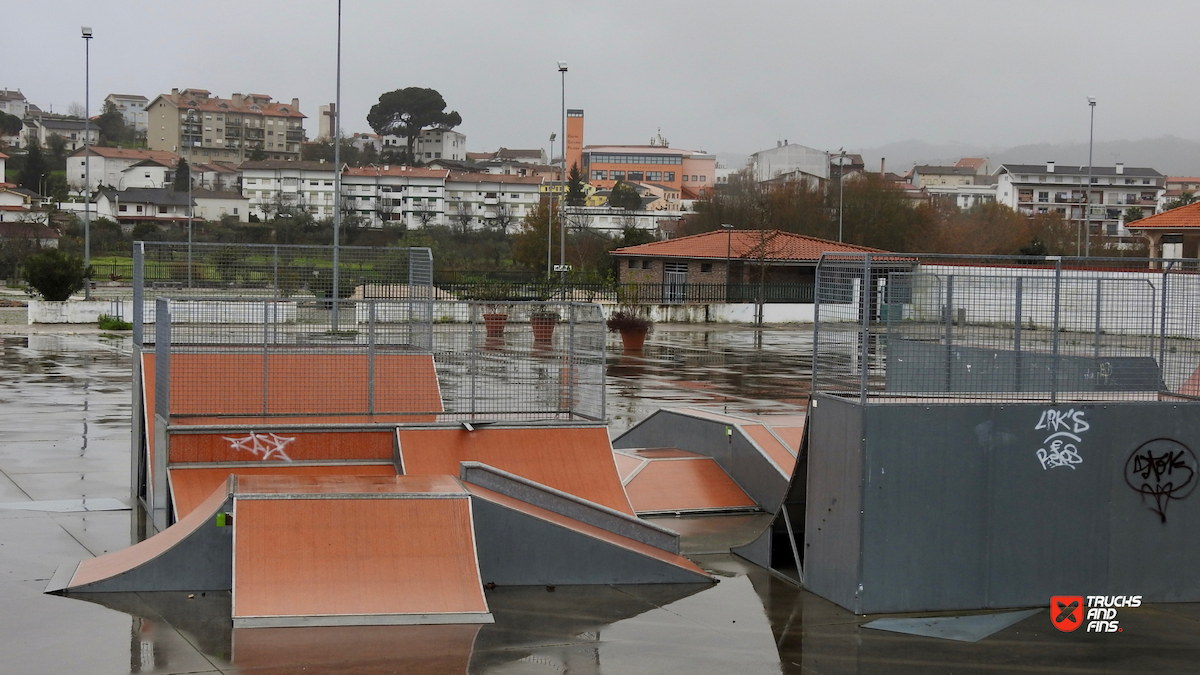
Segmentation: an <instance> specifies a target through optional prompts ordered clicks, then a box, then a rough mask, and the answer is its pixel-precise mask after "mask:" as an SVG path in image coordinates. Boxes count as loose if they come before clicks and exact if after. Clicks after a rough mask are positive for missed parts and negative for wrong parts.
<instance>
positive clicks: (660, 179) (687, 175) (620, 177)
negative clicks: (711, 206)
mask: <svg viewBox="0 0 1200 675" xmlns="http://www.w3.org/2000/svg"><path fill="white" fill-rule="evenodd" d="M582 156H583V167H582V168H583V175H584V179H585V180H587V181H588V182H590V183H591V184H592V185H595V186H596V187H597V188H599V189H601V190H609V189H612V186H614V185H616V184H617V182H618V181H626V182H630V183H657V184H659V185H662V186H664V187H665V188H668V189H671V190H676V191H679V193H680V194H681V197H682V198H683V199H696V198H703V197H705V196H707V195H708V194H709V193H710V192H711V191H712V189H713V188H714V186H716V184H717V158H716V156H715V155H710V154H708V153H706V152H698V151H693V150H681V149H679V148H671V147H668V146H666V145H589V146H586V147H584V148H583V154H582Z"/></svg>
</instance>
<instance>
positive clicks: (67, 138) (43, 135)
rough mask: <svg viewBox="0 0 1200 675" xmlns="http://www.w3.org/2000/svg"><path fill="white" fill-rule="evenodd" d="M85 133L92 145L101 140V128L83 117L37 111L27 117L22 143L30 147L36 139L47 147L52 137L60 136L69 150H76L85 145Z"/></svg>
mask: <svg viewBox="0 0 1200 675" xmlns="http://www.w3.org/2000/svg"><path fill="white" fill-rule="evenodd" d="M85 134H86V135H87V137H88V143H90V144H91V145H93V146H94V145H96V144H97V143H99V142H100V130H99V129H98V128H97V127H96V125H95V124H87V123H85V122H84V120H83V119H81V118H79V117H71V116H70V115H54V114H51V113H43V112H37V113H33V114H31V115H29V116H28V117H26V118H25V133H24V138H23V139H22V143H23V144H24V145H25V146H26V147H28V146H29V144H30V143H32V142H33V141H34V139H36V140H37V142H38V143H39V144H41V146H42V147H43V148H46V147H49V145H50V139H51V137H52V136H58V137H60V138H62V139H63V143H64V144H65V146H66V149H67V152H74V151H75V150H77V149H79V148H82V147H83V145H84V143H83V137H84V135H85Z"/></svg>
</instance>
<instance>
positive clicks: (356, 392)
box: [156, 297, 605, 424]
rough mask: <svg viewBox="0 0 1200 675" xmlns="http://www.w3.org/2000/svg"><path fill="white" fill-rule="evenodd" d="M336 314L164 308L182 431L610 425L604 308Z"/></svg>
mask: <svg viewBox="0 0 1200 675" xmlns="http://www.w3.org/2000/svg"><path fill="white" fill-rule="evenodd" d="M328 304H329V303H327V302H322V301H311V300H309V301H299V300H296V299H294V298H247V299H233V298H211V297H203V298H172V299H171V300H169V301H168V300H166V299H160V301H159V303H158V309H157V313H160V314H161V313H163V312H166V314H164V315H161V316H159V317H157V319H158V325H157V327H156V333H157V334H158V337H157V338H156V339H157V340H158V341H159V342H160V344H158V345H156V352H157V353H163V351H164V350H166V352H167V353H169V355H170V357H171V361H170V377H169V379H170V396H171V404H170V412H171V420H172V422H173V423H192V424H204V423H208V422H210V421H214V420H216V419H226V420H228V419H230V418H240V419H242V420H243V421H245V420H253V419H258V418H312V419H321V420H325V421H347V422H353V421H367V420H370V421H435V420H458V419H461V420H492V419H587V420H603V419H604V343H605V327H604V320H603V316H602V314H601V311H600V308H599V306H596V305H587V304H579V303H506V304H504V305H503V306H497V305H485V304H481V303H466V302H453V301H441V300H438V301H424V300H417V299H408V300H390V299H388V300H384V299H364V300H354V301H341V303H340V305H341V306H340V308H339V314H340V316H341V317H342V323H341V324H340V325H339V326H337V327H334V326H333V325H331V324H330V323H329V321H328V317H329V316H330V314H331V313H332V310H331V308H330V307H328V306H327V305H328ZM164 329H165V330H166V333H165V334H164V332H163V331H164Z"/></svg>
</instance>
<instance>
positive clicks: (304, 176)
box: [238, 160, 334, 220]
mask: <svg viewBox="0 0 1200 675" xmlns="http://www.w3.org/2000/svg"><path fill="white" fill-rule="evenodd" d="M238 168H239V169H241V172H242V196H243V197H245V198H246V199H247V200H248V201H249V204H250V207H249V208H250V213H251V214H252V215H254V216H255V217H257V218H261V219H263V220H269V219H271V218H274V217H275V216H276V215H279V214H280V213H299V212H306V213H309V214H311V215H312V216H313V217H314V218H317V219H318V220H320V219H324V218H332V217H333V178H334V176H333V165H332V164H329V163H327V162H305V161H292V160H267V161H264V162H242V163H241V165H240V166H239V167H238Z"/></svg>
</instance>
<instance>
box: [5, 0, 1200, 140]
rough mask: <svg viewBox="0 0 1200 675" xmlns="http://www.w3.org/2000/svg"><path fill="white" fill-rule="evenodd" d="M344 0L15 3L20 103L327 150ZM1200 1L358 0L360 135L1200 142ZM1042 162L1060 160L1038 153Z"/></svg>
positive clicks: (354, 36)
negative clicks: (293, 140) (224, 118)
mask: <svg viewBox="0 0 1200 675" xmlns="http://www.w3.org/2000/svg"><path fill="white" fill-rule="evenodd" d="M335 11H336V0H241V1H237V2H234V1H230V0H210V1H209V2H205V3H201V4H196V3H177V2H163V1H162V0H154V1H153V2H143V1H140V0H137V1H132V0H121V1H120V2H112V1H107V2H106V1H100V0H45V1H43V2H21V3H9V4H8V5H7V6H6V8H5V12H4V22H5V24H7V26H8V27H9V30H7V31H5V39H4V40H3V41H0V88H19V89H21V90H22V91H23V92H24V93H25V94H26V96H27V97H28V98H29V99H30V100H31V101H32V102H34V103H37V104H38V105H40V106H42V107H43V108H44V109H45V108H47V107H49V106H50V105H51V104H52V105H53V106H54V110H55V111H56V112H58V111H64V112H65V110H66V108H67V106H68V105H69V104H70V103H71V102H75V101H79V102H81V101H82V100H83V98H84V96H83V90H84V78H83V62H84V54H83V41H82V40H81V39H80V37H79V26H80V25H82V24H88V25H91V26H92V27H93V29H94V30H95V35H96V37H95V39H94V40H93V41H92V45H91V72H92V77H91V84H92V86H91V91H92V95H91V106H92V111H93V114H94V113H95V112H96V111H97V110H98V108H99V105H100V102H101V101H102V100H103V98H104V96H105V95H106V94H108V93H112V92H120V93H140V94H143V95H145V96H147V97H149V98H153V97H154V96H155V95H156V94H159V93H164V92H168V91H170V89H171V87H179V88H186V87H195V88H202V89H208V90H210V91H212V92H213V94H215V95H218V96H228V95H229V94H230V93H232V92H235V91H236V92H242V93H250V92H254V93H265V94H270V95H272V96H274V97H275V98H277V99H282V100H289V99H291V98H292V97H298V98H299V99H300V103H301V109H302V111H303V112H304V113H305V114H307V115H308V116H309V121H308V122H307V124H306V127H307V128H308V129H309V134H310V136H311V135H315V131H316V115H317V106H319V105H321V104H322V103H326V102H328V101H332V100H333V98H334V70H335V69H334V56H335V48H334V40H335V25H336V24H335V16H336V14H335ZM1197 26H1200V2H1196V1H1195V0H1190V1H1188V2H1153V3H1150V2H1138V3H1131V2H1128V1H1123V2H1122V1H1115V0H1114V1H1108V0H1090V1H1087V2H1083V1H1073V0H1058V1H1054V0H1051V1H1047V0H1040V1H1039V0H1010V1H1005V2H999V1H996V0H992V1H988V2H971V1H963V0H958V1H948V0H947V1H943V2H933V1H921V0H910V1H909V2H902V3H901V2H894V1H891V0H825V1H823V2H806V1H795V2H757V1H754V0H744V1H743V2H708V1H706V0H693V1H691V2H667V1H662V0H655V1H653V2H593V3H587V4H584V3H578V2H483V1H482V0H480V1H476V2H459V1H448V0H442V1H439V2H401V1H394V0H392V1H389V0H344V2H343V71H342V72H343V82H342V102H343V109H344V111H345V116H344V117H343V128H344V129H345V130H346V131H366V130H368V126H367V124H366V119H365V118H366V113H367V111H368V109H369V108H370V107H371V105H372V104H373V103H374V102H375V101H376V100H377V99H378V97H379V94H380V93H382V92H384V91H388V90H391V89H397V88H401V87H406V86H422V87H432V88H434V89H437V90H439V91H441V92H442V94H443V95H444V96H445V98H446V101H447V102H448V104H449V107H450V108H451V109H455V110H458V111H459V113H461V114H462V117H463V125H462V126H461V127H460V129H461V130H462V131H463V132H464V133H466V134H467V139H468V146H469V149H470V150H472V151H480V150H490V149H495V148H496V147H498V146H501V145H503V146H506V147H510V148H511V147H547V145H548V144H547V139H548V137H549V134H550V132H552V131H555V130H557V129H558V127H559V124H560V123H559V108H560V99H559V77H558V73H557V69H556V66H555V61H556V60H558V59H562V60H566V61H567V62H568V63H569V64H570V72H569V73H568V74H567V81H566V87H567V107H570V108H584V109H585V111H586V123H585V133H584V139H585V143H588V144H599V143H646V142H647V141H648V140H649V139H650V137H651V136H652V135H654V134H655V133H656V131H657V130H658V129H659V128H661V129H662V134H663V136H665V137H666V138H667V139H668V140H669V141H670V142H671V144H672V145H673V146H676V147H686V148H691V149H704V150H708V151H711V152H721V153H749V152H753V151H755V150H758V149H762V148H766V147H770V146H773V145H774V144H775V142H776V141H777V140H779V139H784V138H786V139H789V140H790V141H791V142H794V143H803V144H805V145H810V146H813V147H817V148H823V149H836V148H838V147H840V146H845V147H846V148H847V149H852V148H862V147H871V146H876V145H881V144H884V143H888V142H892V141H901V140H906V139H920V140H925V141H930V142H935V143H941V142H948V141H960V142H966V143H971V144H979V145H995V146H1008V145H1019V144H1024V143H1037V142H1052V143H1057V142H1064V141H1079V140H1083V141H1086V140H1087V133H1088V110H1087V103H1086V98H1085V97H1086V96H1087V95H1089V94H1090V95H1094V96H1096V97H1097V98H1098V99H1099V104H1098V107H1097V110H1096V138H1097V139H1098V140H1116V139H1141V138H1152V137H1159V136H1163V135H1167V134H1173V135H1176V136H1180V137H1184V138H1200V130H1197V128H1196V125H1197V119H1200V116H1198V115H1197V108H1198V104H1200V90H1198V89H1197V88H1196V87H1195V86H1193V84H1192V82H1191V74H1192V71H1193V70H1194V64H1195V49H1194V46H1195V44H1196V41H1195V30H1196V27H1197ZM1037 161H1041V158H1037Z"/></svg>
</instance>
